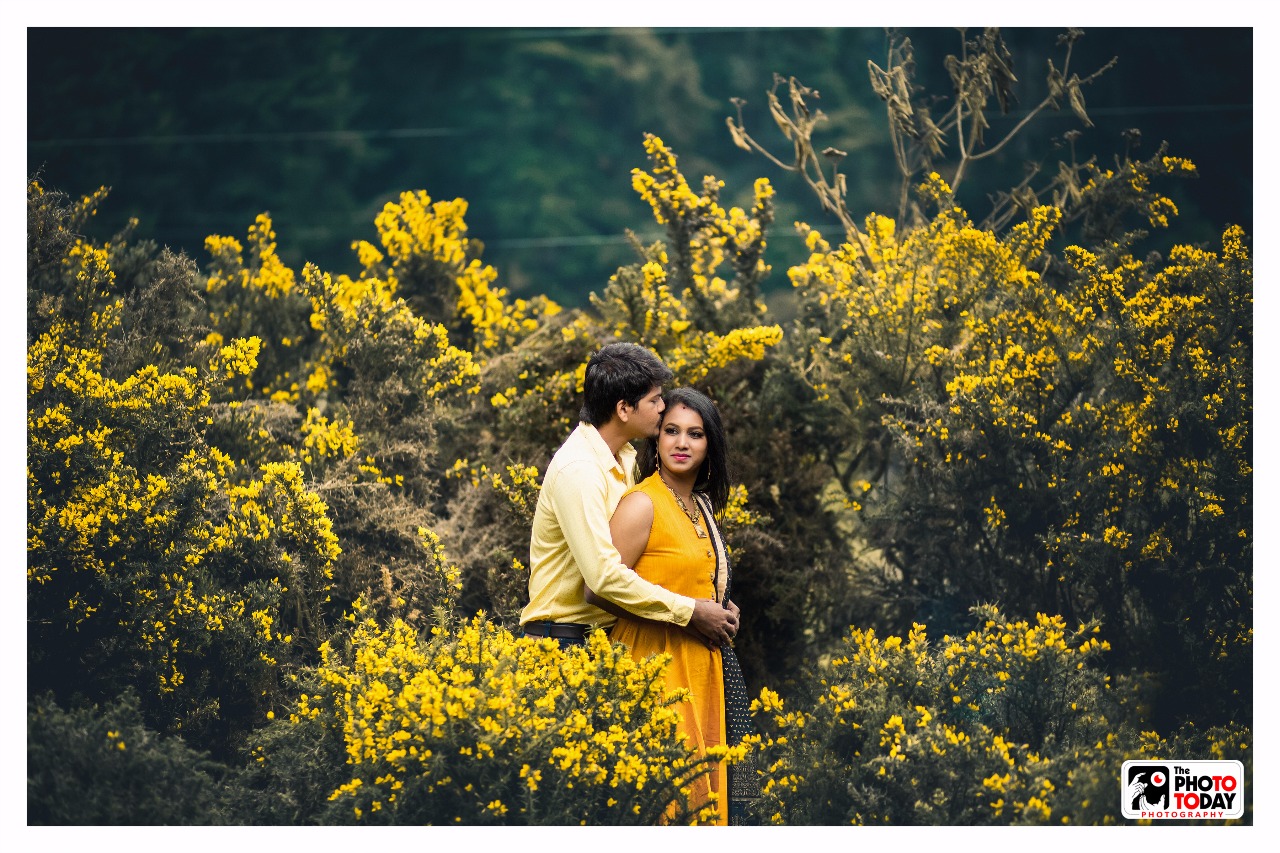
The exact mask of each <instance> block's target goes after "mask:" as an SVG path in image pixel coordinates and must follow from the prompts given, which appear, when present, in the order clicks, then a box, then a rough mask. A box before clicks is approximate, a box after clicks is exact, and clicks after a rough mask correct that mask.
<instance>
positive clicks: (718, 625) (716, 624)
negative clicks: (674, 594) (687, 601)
mask: <svg viewBox="0 0 1280 853" xmlns="http://www.w3.org/2000/svg"><path fill="white" fill-rule="evenodd" d="M689 627H690V628H692V629H693V630H695V631H697V632H698V633H699V634H701V635H702V638H703V639H704V640H705V641H706V643H707V645H709V646H711V647H712V648H719V647H720V646H727V645H728V644H729V643H730V642H731V641H732V640H733V637H734V635H735V634H737V633H738V607H737V605H735V604H733V603H732V602H730V604H729V607H728V608H725V607H724V606H723V605H721V604H720V603H718V602H715V601H712V600H711V599H709V598H697V599H694V602H693V616H692V617H691V618H690V619H689Z"/></svg>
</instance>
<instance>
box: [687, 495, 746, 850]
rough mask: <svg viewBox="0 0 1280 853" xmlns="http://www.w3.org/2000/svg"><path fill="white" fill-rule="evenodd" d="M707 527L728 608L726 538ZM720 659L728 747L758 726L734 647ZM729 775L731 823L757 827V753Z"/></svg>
mask: <svg viewBox="0 0 1280 853" xmlns="http://www.w3.org/2000/svg"><path fill="white" fill-rule="evenodd" d="M697 498H698V502H699V503H700V504H701V505H702V509H703V511H704V513H705V516H704V517H705V518H707V519H710V518H711V517H712V514H711V505H710V503H709V502H707V501H706V499H705V497H704V496H703V495H698V496H697ZM707 528H708V529H709V530H710V531H711V535H712V537H713V538H714V540H715V545H716V571H717V572H719V571H720V568H721V566H723V567H724V570H725V582H724V606H725V608H726V609H727V608H728V607H729V594H730V591H731V590H730V588H731V587H732V585H733V570H732V567H731V566H730V565H729V551H728V549H727V548H725V545H724V540H723V539H721V538H720V530H719V529H718V528H717V527H716V525H715V524H708V525H707ZM720 660H721V662H722V665H723V667H724V722H725V728H726V729H727V731H725V743H726V744H727V745H728V746H737V745H738V744H740V743H742V739H743V738H745V737H746V736H747V735H749V734H753V733H754V732H755V727H754V726H753V725H752V723H751V699H750V698H749V697H748V696H747V682H746V680H745V679H743V677H742V666H741V664H739V663H738V654H737V652H735V651H734V650H733V647H732V646H725V647H723V648H721V649H720ZM727 769H728V774H729V825H730V826H755V825H757V824H758V819H757V818H756V815H755V811H754V808H753V807H754V806H755V803H756V800H758V799H759V798H760V776H759V774H758V772H757V769H758V768H757V761H756V756H755V755H754V754H748V755H747V757H746V758H745V759H744V760H742V761H740V762H738V763H737V764H730V765H729V767H728V768H727Z"/></svg>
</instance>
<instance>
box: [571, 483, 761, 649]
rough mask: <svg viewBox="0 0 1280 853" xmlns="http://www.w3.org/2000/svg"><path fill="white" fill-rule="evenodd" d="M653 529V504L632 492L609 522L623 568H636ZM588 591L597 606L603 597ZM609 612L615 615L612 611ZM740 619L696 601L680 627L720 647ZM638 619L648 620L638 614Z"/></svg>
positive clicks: (714, 605)
mask: <svg viewBox="0 0 1280 853" xmlns="http://www.w3.org/2000/svg"><path fill="white" fill-rule="evenodd" d="M652 530H653V501H652V500H650V498H649V496H648V495H646V494H644V493H642V492H632V493H631V494H629V495H627V496H626V497H624V498H623V499H622V500H621V501H620V502H619V503H618V508H617V509H615V510H614V511H613V516H612V517H611V518H610V519H609V536H610V538H611V540H612V541H613V544H614V547H616V548H617V549H618V556H619V557H620V558H621V559H622V562H623V564H624V565H627V566H634V565H636V563H638V562H639V561H640V557H641V555H643V554H644V551H645V548H647V547H648V546H649V534H650V532H651V531H652ZM586 592H587V593H588V594H589V595H588V597H587V603H589V604H594V603H595V601H593V600H592V599H595V600H599V599H600V596H598V595H596V594H595V592H594V590H592V589H591V586H590V584H588V585H587V587H586ZM606 609H607V608H606ZM609 612H610V613H613V611H612V610H610V611H609ZM614 615H618V614H616V613H615V614H614ZM632 615H636V614H632ZM737 616H738V609H737V607H736V606H734V607H733V609H732V611H731V612H728V613H725V608H724V607H722V606H721V605H719V604H717V603H716V602H714V601H711V600H709V599H695V600H694V604H693V613H692V614H691V615H690V618H689V623H688V624H687V625H681V627H682V628H684V629H685V630H686V631H688V632H689V633H691V634H693V635H694V636H695V637H697V638H698V639H700V640H702V641H703V642H704V643H707V644H708V645H711V646H718V645H720V644H722V643H727V642H729V641H730V640H732V639H733V636H734V635H735V634H736V633H737V631H738V623H737ZM637 618H641V619H643V618H646V617H644V616H643V615H639V616H637ZM649 621H654V620H652V619H650V620H649Z"/></svg>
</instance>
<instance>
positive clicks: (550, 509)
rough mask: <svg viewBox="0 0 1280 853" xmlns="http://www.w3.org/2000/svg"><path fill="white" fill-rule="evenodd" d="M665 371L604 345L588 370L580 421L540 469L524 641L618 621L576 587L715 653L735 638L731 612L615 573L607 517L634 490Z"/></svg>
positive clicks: (636, 350)
mask: <svg viewBox="0 0 1280 853" xmlns="http://www.w3.org/2000/svg"><path fill="white" fill-rule="evenodd" d="M671 376H672V374H671V371H670V370H669V369H668V368H667V366H666V365H665V364H663V363H662V361H661V360H659V359H658V357H657V356H656V355H654V354H653V353H651V352H649V350H647V349H645V348H644V347H641V346H638V345H636V344H629V343H616V344H609V345H608V346H606V347H603V348H601V349H600V350H599V351H597V352H596V353H595V354H594V355H592V356H591V359H590V360H589V361H588V362H587V370H586V376H585V378H584V381H583V396H584V398H585V399H584V405H583V407H582V412H581V413H580V415H579V420H581V421H582V422H581V423H579V424H578V427H577V428H576V429H575V430H574V431H573V432H572V433H571V434H570V435H569V438H568V439H567V440H566V441H565V443H564V444H563V445H561V447H560V449H559V450H557V451H556V453H555V455H554V456H553V457H552V458H551V462H550V464H549V465H547V471H546V474H545V475H543V479H542V491H541V494H540V495H539V496H538V505H537V508H536V509H535V511H534V515H533V535H532V537H531V538H530V542H529V603H528V605H526V606H525V608H524V610H523V611H522V612H521V614H520V624H521V627H523V629H524V632H525V634H526V635H528V636H533V637H554V638H555V639H557V640H559V641H560V644H561V645H568V644H573V643H582V642H584V640H585V638H586V633H587V631H589V630H591V629H593V628H608V627H610V626H612V625H613V623H614V622H615V621H617V617H616V616H614V615H612V614H610V613H606V612H605V611H603V610H601V609H600V608H598V607H594V606H592V605H590V604H588V603H587V602H586V600H585V599H584V598H583V585H584V583H585V585H586V586H588V587H590V588H591V590H592V591H593V592H595V594H597V595H598V596H600V597H601V598H604V599H606V600H608V601H611V602H613V603H614V604H616V605H617V606H618V607H621V608H622V609H624V610H626V611H628V612H630V613H633V614H635V615H636V616H639V617H642V618H645V619H654V620H657V621H660V622H670V623H672V624H675V625H680V626H687V627H690V628H692V629H694V630H696V631H697V632H698V633H700V634H702V635H703V637H705V638H706V640H707V642H708V643H711V644H714V645H721V644H727V643H728V642H729V641H730V639H732V637H733V635H734V634H735V633H736V632H737V629H738V624H737V623H738V620H737V613H736V612H731V611H729V610H726V609H725V608H724V607H722V606H721V605H719V604H717V603H716V602H714V601H712V600H710V599H693V598H689V597H688V596H684V595H676V594H674V593H672V592H670V591H668V590H666V589H663V588H662V587H660V586H657V585H656V584H652V583H650V582H648V581H646V580H644V579H643V578H641V577H640V576H639V575H637V574H636V573H635V572H634V571H632V570H631V569H630V568H628V567H627V566H625V565H623V564H622V558H621V557H620V556H619V555H618V551H617V549H616V548H614V547H613V541H612V539H610V536H609V518H610V516H612V515H613V511H614V509H615V508H616V507H617V506H618V501H619V500H621V498H622V495H623V493H624V492H626V490H627V489H629V488H630V487H631V486H632V485H633V483H634V480H633V473H632V472H633V468H634V464H635V458H636V451H635V448H633V447H632V446H631V441H633V440H635V439H642V438H652V437H655V436H657V434H658V429H659V427H660V426H661V423H662V411H663V405H664V404H663V402H662V384H663V383H664V382H669V381H670V380H671Z"/></svg>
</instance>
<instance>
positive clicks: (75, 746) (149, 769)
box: [27, 694, 228, 826]
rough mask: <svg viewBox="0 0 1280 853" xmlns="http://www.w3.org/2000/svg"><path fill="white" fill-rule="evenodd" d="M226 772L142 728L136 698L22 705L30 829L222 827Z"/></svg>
mask: <svg viewBox="0 0 1280 853" xmlns="http://www.w3.org/2000/svg"><path fill="white" fill-rule="evenodd" d="M227 777H228V771H227V768H226V766H225V765H222V764H219V763H217V762H214V761H212V760H210V759H209V757H208V756H207V755H205V754H203V753H199V752H196V751H194V750H192V749H191V748H190V747H188V746H187V745H186V744H185V743H184V742H183V741H182V739H181V738H177V737H165V736H162V735H159V734H157V733H156V732H155V731H154V730H153V729H150V728H148V727H147V726H146V724H145V723H144V722H143V720H142V715H141V714H140V713H139V710H138V701H137V697H133V696H129V695H126V696H125V697H123V698H121V699H120V700H119V701H117V702H111V703H109V704H106V705H105V706H97V705H94V706H92V707H90V708H85V709H81V710H74V711H66V710H63V709H62V708H61V707H59V705H58V704H57V702H55V701H54V700H53V698H52V697H51V696H50V695H48V694H42V695H36V696H32V697H31V698H29V699H28V701H27V823H28V825H31V826H129V825H134V826H138V825H151V826H154V825H159V824H166V825H196V824H198V825H206V826H208V825H214V824H221V823H226V822H227V818H228V812H227V811H226V809H225V807H224V804H223V790H224V788H223V786H224V782H225V781H226V779H227Z"/></svg>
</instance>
